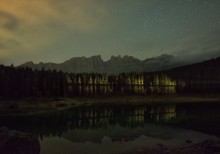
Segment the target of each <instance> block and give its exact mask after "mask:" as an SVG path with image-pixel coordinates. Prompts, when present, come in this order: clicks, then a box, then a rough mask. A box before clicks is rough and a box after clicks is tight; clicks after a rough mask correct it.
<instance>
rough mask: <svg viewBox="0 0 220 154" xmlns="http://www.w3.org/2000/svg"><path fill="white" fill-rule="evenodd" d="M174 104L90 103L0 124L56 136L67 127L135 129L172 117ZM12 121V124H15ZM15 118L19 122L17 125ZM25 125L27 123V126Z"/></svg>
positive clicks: (174, 109) (6, 120)
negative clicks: (90, 105) (116, 104)
mask: <svg viewBox="0 0 220 154" xmlns="http://www.w3.org/2000/svg"><path fill="white" fill-rule="evenodd" d="M175 111H176V107H175V106H172V105H162V106H136V107H135V106H94V107H82V108H73V109H68V110H65V111H60V112H55V113H45V114H42V115H38V116H33V117H27V118H26V117H14V118H8V119H7V118H6V119H5V118H2V119H1V118H0V120H1V122H0V125H1V124H3V125H9V126H10V127H15V128H16V127H21V128H19V129H18V128H16V129H18V130H23V129H25V130H26V131H27V129H28V130H29V131H33V130H36V131H35V132H37V133H38V134H39V135H41V136H48V135H58V136H61V135H62V133H63V132H67V131H68V130H77V129H78V130H87V129H107V128H109V127H114V126H117V125H119V126H121V127H124V128H135V127H139V126H141V127H142V126H144V124H145V123H148V122H151V123H155V122H156V123H157V122H166V121H169V120H171V119H173V118H175V116H176V113H175ZM15 121H16V123H15ZM17 121H20V122H19V124H20V125H17ZM27 124H28V125H27Z"/></svg>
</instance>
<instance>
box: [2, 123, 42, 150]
mask: <svg viewBox="0 0 220 154" xmlns="http://www.w3.org/2000/svg"><path fill="white" fill-rule="evenodd" d="M0 153H1V154H39V153H40V144H39V141H38V139H37V137H36V136H34V135H32V134H28V133H23V132H19V131H15V130H9V129H8V128H7V127H1V128H0Z"/></svg>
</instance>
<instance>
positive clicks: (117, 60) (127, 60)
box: [19, 54, 186, 74]
mask: <svg viewBox="0 0 220 154" xmlns="http://www.w3.org/2000/svg"><path fill="white" fill-rule="evenodd" d="M185 64H186V62H184V61H180V60H178V59H177V58H176V57H175V56H173V55H168V54H163V55H160V56H158V57H152V58H147V59H145V60H140V59H138V58H135V57H133V56H127V55H126V56H123V57H122V56H120V55H119V56H112V57H111V58H110V59H109V60H107V61H103V59H102V58H101V56H100V55H96V56H92V57H89V58H86V57H73V58H71V59H69V60H67V61H65V62H63V63H59V64H57V63H43V62H40V63H38V64H35V63H33V62H32V61H31V62H26V63H24V64H22V65H20V66H19V67H23V68H25V67H29V68H32V69H33V70H34V69H38V70H41V69H42V68H44V69H45V70H54V69H55V70H57V71H59V70H62V71H63V72H68V73H83V72H86V73H91V72H95V73H108V74H117V73H121V72H154V71H161V70H167V69H171V68H174V67H178V66H181V65H185Z"/></svg>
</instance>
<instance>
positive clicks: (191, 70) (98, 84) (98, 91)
mask: <svg viewBox="0 0 220 154" xmlns="http://www.w3.org/2000/svg"><path fill="white" fill-rule="evenodd" d="M201 92H202V93H216V92H220V58H217V59H212V60H209V61H205V62H202V63H198V64H194V65H189V66H184V67H179V68H176V69H172V70H169V71H163V72H151V73H135V72H132V73H121V74H118V75H107V74H98V73H81V74H73V73H64V72H62V71H59V72H57V71H55V70H47V71H45V70H44V69H42V70H40V71H39V70H32V69H30V68H15V67H13V66H10V67H6V66H3V65H1V66H0V97H1V98H26V97H65V96H67V97H74V96H96V95H127V94H142V95H145V94H176V93H177V94H182V93H201Z"/></svg>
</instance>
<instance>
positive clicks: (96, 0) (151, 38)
mask: <svg viewBox="0 0 220 154" xmlns="http://www.w3.org/2000/svg"><path fill="white" fill-rule="evenodd" d="M164 53H167V54H172V55H175V56H177V57H181V58H189V57H194V58H195V57H200V58H208V57H214V56H217V55H219V56H220V0H0V63H3V64H6V65H9V64H11V63H14V64H15V65H19V64H21V63H24V62H27V61H34V62H40V61H42V62H57V63H60V62H63V61H65V60H67V59H70V58H72V57H79V56H86V57H89V56H92V55H99V54H100V55H101V56H102V58H103V59H104V60H108V59H109V58H110V57H111V55H122V56H123V55H131V56H135V57H137V58H140V59H145V58H148V57H153V56H159V55H161V54H164Z"/></svg>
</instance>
